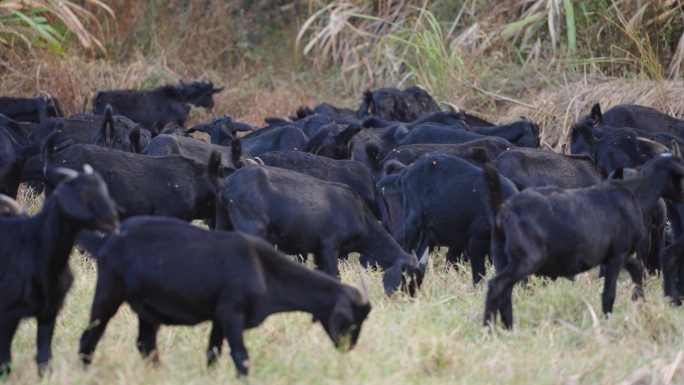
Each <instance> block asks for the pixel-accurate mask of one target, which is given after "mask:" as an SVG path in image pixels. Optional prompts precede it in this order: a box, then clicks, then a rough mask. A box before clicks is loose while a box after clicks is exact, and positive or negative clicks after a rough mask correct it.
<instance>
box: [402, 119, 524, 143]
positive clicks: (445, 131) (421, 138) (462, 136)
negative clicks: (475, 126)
mask: <svg viewBox="0 0 684 385" xmlns="http://www.w3.org/2000/svg"><path fill="white" fill-rule="evenodd" d="M485 138H494V139H496V140H498V141H500V142H501V143H504V144H506V145H507V146H509V147H513V144H512V143H511V142H509V141H508V140H506V139H504V138H501V137H499V136H497V135H482V134H478V133H475V132H470V131H466V130H460V129H454V128H452V127H449V126H445V125H443V124H435V123H425V124H421V125H420V126H417V127H415V128H413V129H412V130H411V131H409V133H408V134H407V135H406V136H404V137H403V138H402V139H401V140H400V141H399V145H400V146H406V145H409V144H428V143H433V144H458V143H466V142H471V141H473V140H477V139H485Z"/></svg>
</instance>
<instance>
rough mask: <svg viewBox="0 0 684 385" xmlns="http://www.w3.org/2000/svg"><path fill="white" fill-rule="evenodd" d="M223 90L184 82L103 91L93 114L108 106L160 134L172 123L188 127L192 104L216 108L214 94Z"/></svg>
mask: <svg viewBox="0 0 684 385" xmlns="http://www.w3.org/2000/svg"><path fill="white" fill-rule="evenodd" d="M222 90H223V87H221V88H214V86H213V85H212V84H211V82H193V83H192V84H186V83H183V81H181V82H180V85H179V86H177V87H176V86H173V85H166V86H163V87H158V88H155V89H153V90H151V91H139V90H113V91H100V92H98V93H97V94H95V97H94V98H93V114H95V115H102V114H103V113H104V109H105V106H106V105H107V104H109V105H111V106H112V108H113V109H114V113H115V114H116V115H123V116H125V117H127V118H129V119H131V120H132V121H134V122H136V123H140V124H142V126H143V127H144V128H146V129H148V130H150V131H152V132H153V133H154V132H157V131H159V130H160V129H161V128H162V127H165V126H166V125H167V124H168V123H176V124H178V125H179V126H181V127H182V126H183V125H184V124H185V119H186V118H187V116H188V113H189V112H190V106H189V104H193V105H195V106H198V107H206V108H213V107H214V99H213V95H214V94H216V93H219V92H221V91H222Z"/></svg>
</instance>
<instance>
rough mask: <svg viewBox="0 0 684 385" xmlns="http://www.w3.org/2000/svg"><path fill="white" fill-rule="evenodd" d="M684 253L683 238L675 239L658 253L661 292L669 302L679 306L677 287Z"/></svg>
mask: <svg viewBox="0 0 684 385" xmlns="http://www.w3.org/2000/svg"><path fill="white" fill-rule="evenodd" d="M682 253H684V236H680V237H679V238H677V239H675V240H674V242H672V244H671V245H669V246H667V247H666V248H664V249H663V251H662V252H661V253H660V268H661V269H662V271H663V290H664V291H665V296H666V297H669V298H670V301H671V302H672V303H674V304H675V305H677V306H679V305H681V304H682V302H681V300H680V298H679V295H680V292H679V289H678V287H677V280H678V278H680V279H681V277H680V276H679V270H680V268H681V265H682V263H681V257H680V255H682Z"/></svg>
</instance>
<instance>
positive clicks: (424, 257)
mask: <svg viewBox="0 0 684 385" xmlns="http://www.w3.org/2000/svg"><path fill="white" fill-rule="evenodd" d="M429 254H430V247H426V248H425V252H423V255H422V256H421V257H420V261H418V268H419V269H420V271H422V272H423V274H425V269H426V268H427V261H428V255H429Z"/></svg>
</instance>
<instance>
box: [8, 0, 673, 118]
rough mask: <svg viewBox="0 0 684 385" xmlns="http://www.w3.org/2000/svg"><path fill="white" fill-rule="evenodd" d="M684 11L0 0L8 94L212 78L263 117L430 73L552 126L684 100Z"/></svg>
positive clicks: (520, 4) (568, 4) (588, 0)
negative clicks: (594, 111)
mask: <svg viewBox="0 0 684 385" xmlns="http://www.w3.org/2000/svg"><path fill="white" fill-rule="evenodd" d="M683 17H684V13H683V12H682V4H681V0H510V1H495V0H448V1H447V0H332V1H323V0H274V1H266V0H234V1H226V0H145V1H133V0H110V1H106V0H59V1H56V0H50V1H48V0H24V1H19V0H0V78H1V79H2V81H3V84H2V86H0V93H2V94H3V95H15V96H19V95H20V94H21V95H23V94H36V93H39V92H44V93H53V94H54V93H57V94H58V95H59V96H60V97H61V98H63V99H65V98H66V99H68V100H67V101H66V103H65V104H66V107H67V110H68V111H70V112H81V111H85V110H88V108H89V98H90V95H91V94H92V92H94V91H96V90H97V89H104V88H152V87H155V86H158V85H160V84H163V83H166V82H176V81H177V80H178V79H179V78H184V79H189V78H203V79H209V80H213V81H214V82H215V83H218V84H227V85H228V86H229V88H233V90H232V91H231V90H230V89H229V90H228V91H227V93H226V95H227V96H226V100H225V101H224V104H223V105H224V106H225V108H227V109H228V111H225V112H226V113H231V114H235V115H238V116H245V117H246V119H247V120H249V119H254V120H256V119H257V116H258V119H261V118H263V116H264V114H268V113H270V114H280V115H281V116H283V115H285V114H286V113H287V112H288V111H291V110H293V109H295V108H296V107H297V105H298V103H300V104H303V103H309V104H315V103H318V102H321V101H323V100H326V101H330V102H333V103H340V104H343V105H344V106H347V107H352V108H355V107H356V106H357V105H358V102H357V101H358V99H359V96H360V95H361V93H362V92H363V90H364V89H366V88H375V87H381V86H394V87H405V86H410V85H419V86H421V87H423V88H425V89H427V90H428V91H429V92H431V93H432V94H433V95H434V96H435V98H436V99H437V100H450V101H451V102H453V103H456V104H458V105H460V106H463V107H466V108H468V109H472V110H475V111H478V112H479V113H481V114H482V115H484V116H485V117H488V118H490V119H492V120H497V118H498V117H500V116H502V115H506V116H511V115H513V114H517V113H524V114H525V115H531V116H533V118H535V119H537V120H540V121H541V122H542V125H543V126H544V127H546V128H547V129H550V130H553V129H554V128H555V127H557V126H558V127H561V128H565V127H567V122H568V120H569V117H572V115H573V114H577V113H580V112H585V111H584V110H585V109H586V105H588V104H589V103H593V101H594V100H589V99H597V98H598V96H596V95H599V96H601V97H607V98H611V97H612V98H615V93H616V92H625V91H626V92H628V93H629V94H630V96H629V97H627V99H629V100H627V101H623V102H638V101H641V102H642V104H647V105H653V106H655V107H657V108H659V109H661V110H666V111H670V112H679V111H681V110H683V109H684V104H682V103H684V101H682V100H683V99H682V98H679V94H678V93H677V92H679V91H678V90H679V88H678V87H679V85H680V83H681V79H682V73H683V71H684V66H683V65H682V62H683V61H684V35H683V31H684V29H683ZM626 81H629V82H634V83H632V84H631V85H629V86H626V87H627V88H626V90H623V89H622V88H620V87H625V82H626ZM634 84H636V86H635V85H634ZM607 85H608V86H607ZM269 91H274V92H269ZM673 92H674V94H673ZM272 94H276V95H280V97H285V98H286V99H287V101H288V102H289V103H290V104H291V105H289V106H287V107H283V106H280V104H279V103H278V102H275V101H270V99H269V97H270V96H271V95H272ZM588 94H591V95H593V96H592V97H591V98H587V97H585V96H586V95H588ZM673 95H676V96H677V97H674V96H673ZM623 99H624V98H623ZM611 100H612V99H611ZM260 101H261V102H262V105H260V107H259V108H256V110H255V107H254V104H255V103H259V102H260ZM268 102H270V103H271V104H272V105H273V106H278V107H276V108H271V107H268V106H266V107H263V104H264V103H265V104H268ZM262 107H263V108H262ZM197 114H199V115H197V118H198V119H202V118H205V116H202V115H201V114H202V113H201V112H198V113H197ZM250 114H257V115H255V117H254V118H252V117H251V115H250ZM259 114H260V115H259ZM561 131H562V130H561Z"/></svg>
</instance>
